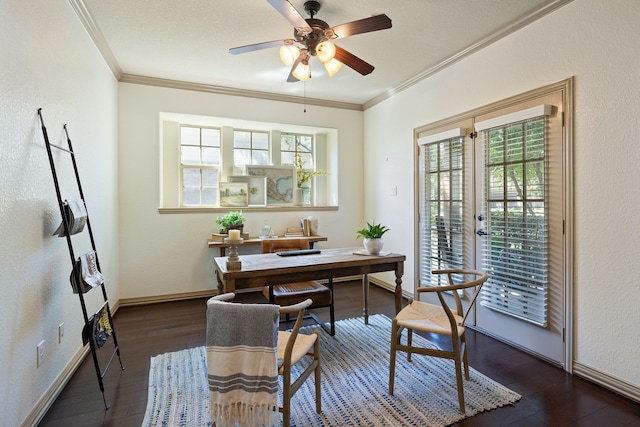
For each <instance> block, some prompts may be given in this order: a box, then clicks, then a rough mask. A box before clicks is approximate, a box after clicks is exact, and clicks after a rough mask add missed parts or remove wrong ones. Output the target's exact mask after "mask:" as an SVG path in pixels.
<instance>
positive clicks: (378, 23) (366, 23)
mask: <svg viewBox="0 0 640 427" xmlns="http://www.w3.org/2000/svg"><path fill="white" fill-rule="evenodd" d="M387 28H391V19H390V18H389V17H388V16H387V15H385V14H382V15H376V16H371V17H369V18H363V19H359V20H357V21H352V22H347V23H346V24H341V25H336V26H335V27H332V28H331V30H333V32H334V34H335V35H336V36H338V37H348V36H353V35H356V34H362V33H370V32H371V31H378V30H386V29H387Z"/></svg>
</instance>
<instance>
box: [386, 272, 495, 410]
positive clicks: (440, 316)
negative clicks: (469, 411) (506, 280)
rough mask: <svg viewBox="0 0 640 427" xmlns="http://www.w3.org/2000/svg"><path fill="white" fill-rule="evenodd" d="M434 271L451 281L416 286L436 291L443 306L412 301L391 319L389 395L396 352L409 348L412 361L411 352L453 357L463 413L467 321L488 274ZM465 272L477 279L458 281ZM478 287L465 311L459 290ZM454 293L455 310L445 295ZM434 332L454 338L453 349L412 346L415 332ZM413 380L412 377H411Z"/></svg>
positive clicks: (467, 368) (467, 369)
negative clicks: (450, 306) (403, 338)
mask: <svg viewBox="0 0 640 427" xmlns="http://www.w3.org/2000/svg"><path fill="white" fill-rule="evenodd" d="M432 273H433V274H446V275H447V277H448V280H449V285H448V286H429V287H420V288H418V289H416V291H417V292H418V293H426V292H436V293H437V294H438V299H439V300H440V305H436V304H429V303H426V302H420V301H414V300H409V304H408V305H407V306H406V307H404V308H403V309H402V310H400V312H399V313H398V314H397V315H396V317H395V318H394V319H393V321H392V322H391V357H390V361H389V364H390V367H389V394H390V395H393V385H394V384H393V383H394V377H395V368H396V351H406V352H407V360H408V361H409V362H410V361H411V354H412V353H416V354H423V355H427V356H434V357H443V358H446V359H452V360H453V361H454V364H455V371H456V382H457V386H458V403H459V404H460V412H461V413H463V414H464V413H465V406H464V386H463V382H462V363H464V373H465V378H466V379H467V381H468V380H469V363H468V360H467V348H466V341H465V333H464V332H465V327H464V322H465V320H466V318H467V315H468V314H469V311H470V310H471V307H473V304H474V303H475V301H476V298H477V297H478V294H479V293H480V290H481V289H482V285H483V284H484V282H486V281H487V274H486V273H484V272H482V271H477V270H436V271H433V272H432ZM454 275H457V276H459V275H462V277H464V278H466V277H469V276H473V277H474V280H471V281H465V282H463V283H458V284H456V283H454V281H453V276H454ZM472 287H476V291H475V293H474V295H473V298H472V299H471V302H470V303H469V306H468V307H467V309H466V311H464V310H463V307H462V302H461V300H460V296H459V295H458V291H460V290H463V289H467V288H472ZM446 293H450V294H452V295H453V299H454V300H455V304H456V307H455V310H451V308H449V305H448V304H447V302H446V301H445V296H444V294H446ZM403 328H406V329H407V345H402V344H401V338H402V329H403ZM414 330H415V331H419V332H430V333H434V334H440V335H448V336H450V337H451V344H452V350H451V351H448V350H440V349H427V348H422V347H413V346H412V336H413V331H414ZM409 380H410V379H409Z"/></svg>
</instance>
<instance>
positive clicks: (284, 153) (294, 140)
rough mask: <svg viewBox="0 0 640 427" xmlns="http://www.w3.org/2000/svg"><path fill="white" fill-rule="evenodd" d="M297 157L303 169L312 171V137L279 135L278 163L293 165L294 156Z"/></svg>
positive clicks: (291, 134)
mask: <svg viewBox="0 0 640 427" xmlns="http://www.w3.org/2000/svg"><path fill="white" fill-rule="evenodd" d="M296 154H297V155H299V156H300V158H301V159H302V162H303V163H304V165H305V169H309V170H314V167H313V166H314V163H313V135H301V134H293V133H283V134H281V135H280V163H281V164H283V165H293V159H294V157H295V155H296Z"/></svg>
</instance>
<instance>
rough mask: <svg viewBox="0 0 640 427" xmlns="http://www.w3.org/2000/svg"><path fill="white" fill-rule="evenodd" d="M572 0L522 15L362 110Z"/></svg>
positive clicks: (556, 0) (554, 0)
mask: <svg viewBox="0 0 640 427" xmlns="http://www.w3.org/2000/svg"><path fill="white" fill-rule="evenodd" d="M572 1H573V0H551V1H549V3H547V4H546V5H544V6H543V7H541V8H540V9H537V10H535V11H533V12H531V13H530V14H528V15H524V16H522V17H521V18H520V19H518V20H517V21H514V22H513V23H511V24H510V25H508V26H506V27H504V28H501V29H500V30H498V31H496V32H494V33H493V34H490V35H488V36H487V37H485V38H484V39H482V40H480V41H478V42H476V43H474V44H472V45H471V46H469V47H467V48H466V49H464V50H462V51H460V52H458V53H456V54H455V55H453V56H451V57H449V58H447V59H445V60H444V61H442V62H440V63H438V64H436V65H434V66H433V67H431V68H428V69H426V70H424V71H423V72H422V73H420V74H417V75H415V76H414V77H412V78H410V79H408V80H406V81H404V82H402V83H400V84H399V85H397V86H394V87H392V88H391V89H389V90H387V91H385V92H383V93H381V94H380V95H378V96H376V97H375V98H372V99H370V100H369V101H367V102H365V103H364V104H363V108H364V110H367V109H369V108H371V107H373V106H374V105H376V104H379V103H380V102H382V101H384V100H386V99H389V98H391V97H392V96H394V95H397V94H398V93H400V92H402V91H403V90H405V89H408V88H410V87H411V86H414V85H416V84H418V83H420V82H421V81H423V80H425V79H426V78H428V77H431V76H433V75H434V74H436V73H439V72H440V71H442V70H443V69H445V68H448V67H449V66H451V65H453V64H455V63H456V62H458V61H460V60H462V59H464V58H466V57H468V56H471V55H472V54H474V53H476V52H478V51H480V50H482V49H484V48H485V47H487V46H489V45H491V44H493V43H495V42H497V41H498V40H500V39H502V38H504V37H507V36H508V35H511V34H513V33H515V32H516V31H518V30H520V29H521V28H524V27H526V26H527V25H529V24H531V23H532V22H535V21H537V20H538V19H540V18H542V17H543V16H546V15H548V14H550V13H551V12H553V11H555V10H556V9H559V8H561V7H562V6H564V5H566V4H569V3H571V2H572Z"/></svg>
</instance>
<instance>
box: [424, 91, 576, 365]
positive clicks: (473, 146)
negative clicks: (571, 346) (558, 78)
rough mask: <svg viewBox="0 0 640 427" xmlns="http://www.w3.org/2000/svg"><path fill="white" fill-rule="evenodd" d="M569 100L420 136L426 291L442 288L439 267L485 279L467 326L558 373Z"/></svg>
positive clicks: (538, 102)
mask: <svg viewBox="0 0 640 427" xmlns="http://www.w3.org/2000/svg"><path fill="white" fill-rule="evenodd" d="M541 92H545V91H541ZM566 97H567V93H566V90H562V88H561V89H560V90H548V91H546V92H545V93H536V94H535V96H533V95H529V96H527V97H524V96H523V99H518V100H517V102H513V101H512V102H505V103H504V105H503V106H501V108H496V106H495V105H493V106H491V108H487V109H486V111H483V110H482V109H479V110H478V111H475V112H473V114H470V115H469V116H467V117H459V118H455V119H451V120H448V121H446V122H441V123H438V124H436V125H434V126H431V127H430V128H428V129H425V130H423V131H420V132H418V136H419V137H418V144H419V146H420V159H419V165H420V169H419V170H420V173H419V175H420V197H419V200H420V203H419V204H420V243H419V250H418V252H419V256H420V263H419V264H420V286H437V285H441V283H438V277H439V276H438V275H433V276H432V275H431V274H430V272H431V271H432V270H435V269H445V268H473V269H479V270H483V271H485V272H487V273H488V275H489V280H488V281H487V283H486V284H485V285H484V287H483V290H482V293H481V295H480V296H479V298H478V301H477V302H476V305H475V307H474V312H473V313H472V315H470V316H469V318H468V322H469V323H470V324H471V325H472V326H474V327H475V328H476V329H478V330H480V331H482V332H484V333H486V334H488V335H491V336H494V337H496V338H498V339H500V340H502V341H505V342H508V343H511V344H513V345H515V346H517V347H520V348H523V349H525V350H527V351H529V352H531V353H534V354H536V355H538V356H540V357H542V358H544V359H546V360H549V361H551V362H554V363H556V364H558V365H562V366H565V365H566V363H567V360H566V358H567V345H566V342H565V336H566V334H565V328H566V319H567V318H568V316H567V309H568V304H567V300H566V298H567V294H568V293H567V289H566V288H567V274H566V269H567V265H568V262H567V243H566V242H567V241H568V240H567V234H566V227H565V225H566V221H565V216H566V211H567V209H566V206H567V203H566V197H567V193H568V191H567V185H568V183H567V180H566V178H565V177H566V168H565V166H566V154H567V150H566V136H565V135H566V132H565V130H564V123H563V122H564V120H563V117H564V111H565V105H564V104H565V103H566V101H565V100H566V99H567V98H566ZM460 279H462V278H460ZM465 300H466V301H469V298H468V296H467V297H465Z"/></svg>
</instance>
